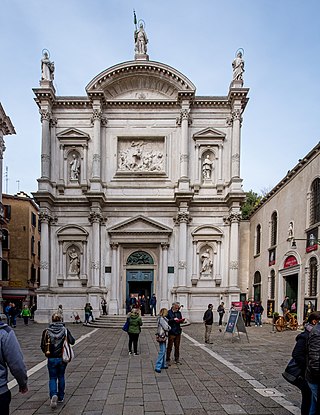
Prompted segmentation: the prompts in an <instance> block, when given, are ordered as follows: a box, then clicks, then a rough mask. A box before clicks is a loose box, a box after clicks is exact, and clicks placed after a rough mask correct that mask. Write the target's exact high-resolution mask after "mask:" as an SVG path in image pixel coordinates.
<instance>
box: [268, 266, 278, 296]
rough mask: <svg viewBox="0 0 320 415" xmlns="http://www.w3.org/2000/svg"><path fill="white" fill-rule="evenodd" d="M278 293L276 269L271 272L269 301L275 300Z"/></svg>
mask: <svg viewBox="0 0 320 415" xmlns="http://www.w3.org/2000/svg"><path fill="white" fill-rule="evenodd" d="M275 292H276V273H275V271H274V269H272V270H271V272H270V280H269V299H270V300H274V297H275Z"/></svg>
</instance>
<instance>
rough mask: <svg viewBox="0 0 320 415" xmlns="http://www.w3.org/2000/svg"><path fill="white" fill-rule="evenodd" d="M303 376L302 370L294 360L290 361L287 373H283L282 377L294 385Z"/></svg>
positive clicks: (286, 369)
mask: <svg viewBox="0 0 320 415" xmlns="http://www.w3.org/2000/svg"><path fill="white" fill-rule="evenodd" d="M301 375H302V371H301V368H300V367H299V366H298V364H297V362H296V361H295V360H294V359H291V360H290V361H289V363H288V365H287V367H286V368H285V371H284V372H283V373H282V376H283V377H284V378H285V380H286V381H287V382H289V383H291V384H292V385H294V384H295V383H296V382H297V380H298V379H299V378H300V377H301Z"/></svg>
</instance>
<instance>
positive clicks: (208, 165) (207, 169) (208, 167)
mask: <svg viewBox="0 0 320 415" xmlns="http://www.w3.org/2000/svg"><path fill="white" fill-rule="evenodd" d="M212 163H213V162H212V161H211V160H210V158H209V154H207V155H206V158H205V159H204V161H203V163H202V176H203V178H204V180H209V179H211V174H212Z"/></svg>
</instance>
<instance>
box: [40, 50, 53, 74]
mask: <svg viewBox="0 0 320 415" xmlns="http://www.w3.org/2000/svg"><path fill="white" fill-rule="evenodd" d="M53 78H54V62H51V61H50V59H49V55H48V52H47V51H44V53H43V57H42V59H41V80H42V81H53Z"/></svg>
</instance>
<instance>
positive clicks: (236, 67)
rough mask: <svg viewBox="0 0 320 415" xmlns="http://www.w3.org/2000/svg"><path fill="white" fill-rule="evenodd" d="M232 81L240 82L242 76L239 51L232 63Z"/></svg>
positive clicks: (242, 67)
mask: <svg viewBox="0 0 320 415" xmlns="http://www.w3.org/2000/svg"><path fill="white" fill-rule="evenodd" d="M232 69H233V80H234V81H242V79H243V78H242V74H243V72H244V60H243V59H242V52H241V51H240V50H239V52H238V53H237V56H236V58H235V59H234V60H233V62H232Z"/></svg>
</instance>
